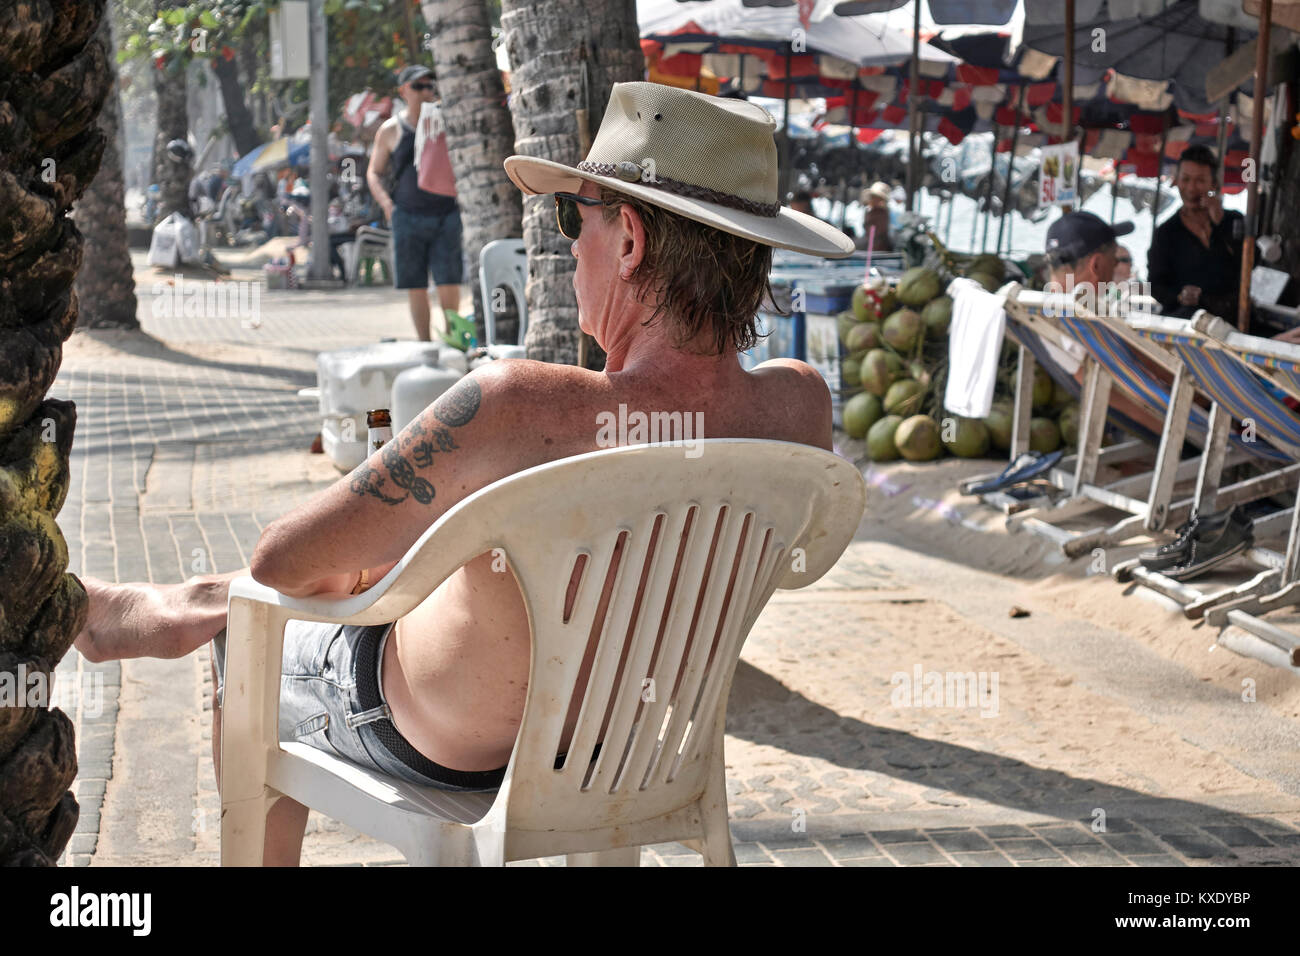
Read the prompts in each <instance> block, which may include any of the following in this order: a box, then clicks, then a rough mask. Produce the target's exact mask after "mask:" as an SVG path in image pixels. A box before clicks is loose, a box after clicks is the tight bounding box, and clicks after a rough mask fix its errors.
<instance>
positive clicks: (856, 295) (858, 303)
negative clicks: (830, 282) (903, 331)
mask: <svg viewBox="0 0 1300 956" xmlns="http://www.w3.org/2000/svg"><path fill="white" fill-rule="evenodd" d="M879 304H880V297H879V296H878V295H877V294H876V292H875V290H873V289H868V288H866V287H865V286H858V287H857V288H856V289H854V290H853V317H854V318H855V319H856V320H857V321H859V322H870V321H872V320H873V319H878V318H880V313H879V312H878V311H876V310H877V307H878V306H879Z"/></svg>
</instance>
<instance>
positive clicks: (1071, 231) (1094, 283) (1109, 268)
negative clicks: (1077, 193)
mask: <svg viewBox="0 0 1300 956" xmlns="http://www.w3.org/2000/svg"><path fill="white" fill-rule="evenodd" d="M1132 231H1133V223H1131V222H1121V223H1116V224H1115V225H1113V226H1112V225H1110V224H1108V223H1107V222H1106V221H1105V220H1103V219H1101V218H1100V217H1098V216H1094V215H1093V214H1092V213H1090V212H1071V213H1066V214H1065V215H1064V216H1062V217H1061V218H1060V219H1058V220H1056V222H1054V223H1052V226H1051V228H1050V229H1048V230H1047V250H1046V251H1047V262H1048V265H1049V266H1050V267H1051V270H1052V282H1053V283H1054V284H1055V285H1057V286H1060V288H1059V289H1057V288H1050V287H1049V288H1050V291H1053V292H1067V293H1069V292H1071V290H1072V289H1077V288H1079V287H1080V286H1085V285H1086V286H1088V287H1089V288H1090V290H1091V292H1092V295H1093V301H1094V302H1096V303H1097V304H1098V305H1099V306H1100V305H1101V303H1102V302H1103V300H1104V298H1105V292H1106V288H1102V287H1099V284H1100V283H1110V282H1111V281H1112V280H1113V279H1114V278H1115V267H1116V265H1118V264H1119V237H1120V236H1126V235H1128V234H1129V233H1130V232H1132ZM1097 311H1104V308H1099V309H1098V310H1097Z"/></svg>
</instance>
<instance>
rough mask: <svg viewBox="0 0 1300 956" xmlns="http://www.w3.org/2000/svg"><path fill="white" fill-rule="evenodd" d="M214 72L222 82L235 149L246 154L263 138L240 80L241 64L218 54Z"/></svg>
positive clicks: (223, 100)
mask: <svg viewBox="0 0 1300 956" xmlns="http://www.w3.org/2000/svg"><path fill="white" fill-rule="evenodd" d="M212 72H213V73H215V74H216V75H217V82H218V83H220V84H221V104H222V106H224V107H225V109H226V122H227V123H228V124H229V126H230V138H231V139H233V140H234V141H235V149H237V150H239V155H240V156H246V155H248V153H250V152H252V151H253V150H254V149H256V148H257V147H258V146H260V145H261V143H262V139H261V137H260V136H258V135H257V128H256V127H255V126H254V125H253V116H252V114H251V113H249V111H248V102H247V97H246V96H245V95H244V84H243V83H241V82H240V80H239V66H238V65H237V64H236V63H235V61H234V59H233V57H232V58H231V59H229V60H227V59H226V58H225V57H224V56H221V55H220V54H219V53H218V55H217V56H216V57H215V58H214V59H213V60H212Z"/></svg>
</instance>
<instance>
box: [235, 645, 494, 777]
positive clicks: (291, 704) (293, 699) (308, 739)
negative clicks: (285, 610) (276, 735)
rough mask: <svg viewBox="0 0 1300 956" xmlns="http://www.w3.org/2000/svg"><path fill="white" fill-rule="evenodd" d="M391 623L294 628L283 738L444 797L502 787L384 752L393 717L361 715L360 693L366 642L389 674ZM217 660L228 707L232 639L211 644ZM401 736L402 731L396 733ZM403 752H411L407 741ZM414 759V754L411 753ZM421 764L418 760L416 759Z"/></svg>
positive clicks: (283, 682) (375, 712) (284, 668)
mask: <svg viewBox="0 0 1300 956" xmlns="http://www.w3.org/2000/svg"><path fill="white" fill-rule="evenodd" d="M392 627H393V625H391V624H379V625H375V626H372V627H357V626H353V625H341V624H323V623H318V622H310V621H290V622H289V623H288V624H287V625H286V627H285V630H284V657H283V662H282V665H281V673H280V739H281V740H283V741H296V742H298V743H304V744H307V745H308V746H310V747H315V748H316V749H317V750H323V751H325V752H326V753H329V754H334V755H335V756H339V757H343V758H345V759H347V760H351V761H352V762H353V763H355V764H359V765H360V766H362V767H365V768H366V769H368V770H377V771H379V772H380V773H384V774H388V775H389V776H392V777H397V778H398V779H401V780H405V781H407V782H408V783H413V784H417V785H419V786H424V787H437V788H438V789H440V790H457V791H468V792H476V791H477V792H481V791H487V790H495V789H497V787H498V786H499V783H500V777H502V776H503V775H504V769H505V768H502V769H501V770H500V771H484V772H482V773H478V772H471V773H468V774H467V773H462V772H459V771H454V770H453V771H448V770H447V769H446V768H442V767H438V765H436V764H432V763H430V764H429V765H428V766H429V768H430V772H431V773H434V774H438V773H439V772H442V773H446V774H450V775H452V776H454V777H459V778H474V779H477V780H479V781H481V785H469V786H465V785H458V784H456V783H451V782H448V781H447V780H446V779H441V778H440V777H439V776H436V775H435V776H430V775H428V774H425V773H420V772H419V771H417V770H415V769H413V768H412V767H410V766H408V765H407V764H406V763H404V762H403V761H402V760H399V759H398V758H397V757H396V756H394V754H393V753H392V752H391V751H390V750H389V749H388V747H386V746H385V745H384V743H383V742H382V741H381V740H380V737H379V735H378V733H377V732H376V723H377V722H379V721H385V724H386V726H387V727H389V728H391V724H388V723H387V722H389V721H391V720H392V713H391V711H389V709H388V704H387V703H386V702H384V701H383V699H382V689H381V690H380V691H379V694H380V704H379V706H376V707H371V708H369V709H364V708H362V706H361V704H360V700H359V696H358V693H357V675H356V656H357V646H358V644H359V643H360V642H361V640H362V638H363V637H367V635H369V639H371V640H373V639H374V638H376V637H378V638H379V659H378V665H377V667H376V675H375V676H376V677H377V676H378V674H379V673H382V665H383V659H384V658H383V653H384V646H385V644H386V643H387V638H388V634H389V632H390V631H391V630H392ZM212 657H213V661H214V662H215V664H216V670H217V701H218V703H223V702H224V692H225V668H226V632H225V631H222V632H221V633H220V634H219V635H217V637H215V638H213V640H212ZM392 732H393V733H395V728H393V729H392ZM399 744H401V745H402V746H403V747H410V745H409V744H407V743H406V742H405V741H404V740H403V741H399ZM408 752H409V751H408ZM416 759H417V760H418V759H419V758H418V757H417V758H416Z"/></svg>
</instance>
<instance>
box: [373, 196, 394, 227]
mask: <svg viewBox="0 0 1300 956" xmlns="http://www.w3.org/2000/svg"><path fill="white" fill-rule="evenodd" d="M375 198H376V199H378V200H379V207H380V208H381V209H383V211H384V219H385V220H387V221H388V222H390V223H391V222H392V221H393V201H392V200H391V199H390V198H388V197H387V196H377V197H375Z"/></svg>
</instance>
